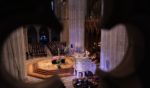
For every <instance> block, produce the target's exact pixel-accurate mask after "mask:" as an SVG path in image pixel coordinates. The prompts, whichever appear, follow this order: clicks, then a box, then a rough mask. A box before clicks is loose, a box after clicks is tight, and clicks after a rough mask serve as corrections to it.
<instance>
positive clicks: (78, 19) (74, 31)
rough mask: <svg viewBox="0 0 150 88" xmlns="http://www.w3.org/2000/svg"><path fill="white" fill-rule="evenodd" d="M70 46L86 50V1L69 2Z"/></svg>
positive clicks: (74, 0)
mask: <svg viewBox="0 0 150 88" xmlns="http://www.w3.org/2000/svg"><path fill="white" fill-rule="evenodd" d="M68 6H69V7H68V8H69V22H68V24H69V44H70V45H71V44H73V46H74V47H80V48H83V49H84V21H85V13H86V0H69V4H68Z"/></svg>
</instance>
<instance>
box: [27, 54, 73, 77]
mask: <svg viewBox="0 0 150 88" xmlns="http://www.w3.org/2000/svg"><path fill="white" fill-rule="evenodd" d="M53 60H54V58H49V59H42V60H39V61H36V62H34V63H29V64H28V65H27V75H28V76H33V77H37V78H42V79H45V78H49V77H51V76H53V75H58V76H60V77H65V76H72V75H73V63H74V61H73V57H64V60H65V63H61V65H60V68H58V66H57V64H53V63H52V61H53ZM55 60H56V58H55Z"/></svg>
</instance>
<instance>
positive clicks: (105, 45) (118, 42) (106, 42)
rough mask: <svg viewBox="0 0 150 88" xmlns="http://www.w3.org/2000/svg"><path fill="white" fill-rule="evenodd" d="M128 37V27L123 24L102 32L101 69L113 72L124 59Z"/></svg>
mask: <svg viewBox="0 0 150 88" xmlns="http://www.w3.org/2000/svg"><path fill="white" fill-rule="evenodd" d="M127 47H128V35H127V31H126V27H125V26H124V25H122V24H120V25H117V26H115V27H114V28H112V29H111V30H103V29H102V30H101V56H100V58H101V59H100V68H101V69H102V70H104V71H111V70H113V69H114V68H116V66H118V65H119V64H120V63H121V61H122V60H123V59H124V58H123V57H124V55H125V54H126V52H127V49H128V48H127Z"/></svg>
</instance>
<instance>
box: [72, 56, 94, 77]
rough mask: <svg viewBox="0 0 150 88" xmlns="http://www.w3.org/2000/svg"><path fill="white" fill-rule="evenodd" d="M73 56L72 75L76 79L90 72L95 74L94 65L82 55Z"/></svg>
mask: <svg viewBox="0 0 150 88" xmlns="http://www.w3.org/2000/svg"><path fill="white" fill-rule="evenodd" d="M73 56H74V65H73V67H74V75H76V77H77V78H79V77H85V73H86V72H88V71H90V72H92V73H93V74H95V70H96V64H95V63H94V62H92V61H91V60H90V59H89V58H90V57H88V56H86V55H85V54H84V53H76V54H74V55H73Z"/></svg>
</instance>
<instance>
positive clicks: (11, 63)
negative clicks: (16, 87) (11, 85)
mask: <svg viewBox="0 0 150 88" xmlns="http://www.w3.org/2000/svg"><path fill="white" fill-rule="evenodd" d="M25 50H26V49H25V38H24V33H23V27H20V28H18V29H17V30H16V31H14V32H13V33H12V34H10V36H9V37H8V39H7V40H6V42H5V44H4V47H3V51H2V53H3V54H2V55H3V56H2V63H3V65H4V67H5V69H6V70H7V71H8V72H9V73H10V75H12V76H14V77H15V78H16V79H19V80H24V79H25V69H24V67H25V66H24V61H25V59H26V55H25Z"/></svg>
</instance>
